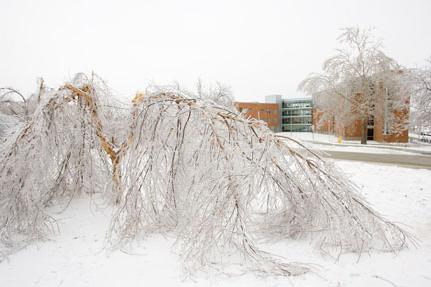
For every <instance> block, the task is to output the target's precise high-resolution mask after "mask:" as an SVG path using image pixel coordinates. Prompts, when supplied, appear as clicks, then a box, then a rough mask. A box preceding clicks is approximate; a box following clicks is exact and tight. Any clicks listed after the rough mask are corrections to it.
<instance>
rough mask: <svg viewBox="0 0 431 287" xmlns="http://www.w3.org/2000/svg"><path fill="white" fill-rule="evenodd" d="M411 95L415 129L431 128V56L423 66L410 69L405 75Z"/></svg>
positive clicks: (428, 130)
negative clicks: (406, 75)
mask: <svg viewBox="0 0 431 287" xmlns="http://www.w3.org/2000/svg"><path fill="white" fill-rule="evenodd" d="M407 84H408V89H409V92H410V93H411V95H412V112H411V117H412V123H413V125H412V126H413V127H415V128H416V131H418V132H420V131H421V130H426V131H427V132H430V130H431V58H430V59H428V60H427V61H426V65H425V67H423V68H416V69H411V70H410V71H409V74H408V77H407Z"/></svg>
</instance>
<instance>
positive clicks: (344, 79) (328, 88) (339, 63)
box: [299, 27, 406, 144]
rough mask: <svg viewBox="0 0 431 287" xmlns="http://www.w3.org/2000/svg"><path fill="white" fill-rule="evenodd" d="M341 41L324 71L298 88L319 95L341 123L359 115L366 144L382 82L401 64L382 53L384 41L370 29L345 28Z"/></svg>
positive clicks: (323, 104)
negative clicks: (377, 37) (377, 38)
mask: <svg viewBox="0 0 431 287" xmlns="http://www.w3.org/2000/svg"><path fill="white" fill-rule="evenodd" d="M338 41H339V43H340V44H341V48H338V49H337V50H336V54H335V55H334V56H332V57H330V58H329V59H327V60H326V61H325V62H324V64H323V72H322V73H320V74H319V73H315V74H311V75H310V76H308V77H307V78H306V79H305V80H303V81H302V82H301V83H300V85H299V89H300V90H302V91H304V92H306V93H308V94H311V95H316V96H317V98H318V100H317V103H318V105H320V106H321V107H322V108H323V109H326V110H329V111H331V112H332V113H333V114H334V116H335V117H336V118H337V120H338V121H339V123H341V124H343V125H346V126H347V125H349V124H350V123H351V122H352V121H354V120H355V119H359V120H360V123H361V143H362V144H366V143H367V126H368V121H369V120H370V119H371V118H373V117H374V116H375V115H376V109H375V108H376V102H377V97H378V96H379V95H380V94H379V86H380V85H381V84H382V83H384V82H385V81H386V79H387V77H389V78H390V77H393V76H394V72H397V71H398V70H399V69H400V67H399V65H398V64H397V62H396V61H395V60H393V59H392V58H390V57H388V56H386V55H385V54H384V53H383V51H382V50H381V48H382V44H381V42H380V41H378V40H376V39H375V38H374V37H373V35H372V31H371V30H370V29H367V30H361V29H359V28H355V27H350V28H345V29H343V32H342V33H341V35H340V36H339V37H338ZM392 94H393V93H392ZM393 95H395V94H393ZM398 98H399V95H397V96H394V97H393V99H392V98H390V99H387V100H394V101H395V99H397V100H398ZM403 128H404V129H406V127H405V125H404V127H403Z"/></svg>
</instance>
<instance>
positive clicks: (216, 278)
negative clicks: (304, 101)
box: [0, 161, 431, 287]
mask: <svg viewBox="0 0 431 287" xmlns="http://www.w3.org/2000/svg"><path fill="white" fill-rule="evenodd" d="M336 165H338V166H339V168H341V169H342V170H343V171H344V172H345V174H346V175H347V176H348V177H350V178H351V179H352V180H353V181H354V182H355V183H356V184H357V185H358V186H359V188H360V190H361V191H362V192H363V193H364V195H365V196H366V197H367V198H368V200H369V201H370V202H371V204H372V205H373V206H374V207H375V208H376V209H377V210H379V211H380V212H382V213H383V214H385V215H386V216H387V218H388V219H390V220H393V221H395V222H398V223H399V224H402V225H403V226H406V228H407V230H409V231H410V232H411V233H412V234H413V235H414V236H415V237H416V238H417V239H418V240H419V241H420V242H419V244H420V245H419V246H418V247H417V248H415V247H411V248H410V249H407V250H403V251H401V252H399V253H398V254H392V253H377V252H372V253H369V254H368V253H366V254H362V256H361V257H360V258H358V255H356V254H345V255H342V256H341V257H340V258H339V260H338V261H337V260H336V259H335V258H332V257H329V256H325V255H323V254H321V252H320V251H319V250H316V249H314V248H313V247H312V246H310V242H309V241H307V240H302V241H295V240H285V241H281V242H277V243H275V244H267V245H265V247H266V249H267V250H268V251H270V252H273V253H275V254H277V255H280V256H283V257H285V258H286V259H287V260H289V261H298V262H304V263H309V264H312V266H313V269H314V272H312V273H308V274H305V275H302V276H298V277H290V278H286V277H279V278H273V277H272V278H259V277H256V275H254V274H245V275H242V276H234V277H227V276H226V275H220V274H217V275H216V274H198V275H196V277H194V278H192V279H184V276H183V273H182V271H181V262H180V259H179V257H178V256H177V255H175V253H174V252H173V251H172V245H173V243H174V239H173V238H169V237H168V238H165V237H162V236H153V237H150V238H147V239H145V240H143V241H140V242H137V243H136V246H134V247H133V248H128V250H113V251H112V250H111V251H109V250H107V249H106V244H105V234H106V231H107V229H108V226H109V220H110V217H111V210H110V209H109V208H106V207H104V205H103V203H102V202H98V200H97V197H94V198H93V200H92V201H91V203H90V200H89V199H88V198H81V199H77V200H75V201H74V202H72V204H71V206H70V207H69V208H68V209H67V210H66V211H65V212H63V213H60V214H53V215H54V216H55V217H56V218H58V219H59V220H58V223H59V227H60V233H58V234H56V235H53V236H51V240H50V241H46V242H38V243H34V244H32V245H30V246H28V247H27V248H25V249H24V250H21V251H19V252H18V253H15V254H13V255H11V256H9V259H8V260H5V261H3V262H1V263H0V286H7V287H14V286H16V287H18V286H19V287H21V286H43V287H49V286H73V287H76V286H104V287H111V286H247V287H252V286H298V287H299V286H334V287H335V286H405V287H411V286H423V287H426V286H431V170H423V169H409V168H403V167H397V166H384V165H374V164H368V163H359V162H350V161H337V162H336Z"/></svg>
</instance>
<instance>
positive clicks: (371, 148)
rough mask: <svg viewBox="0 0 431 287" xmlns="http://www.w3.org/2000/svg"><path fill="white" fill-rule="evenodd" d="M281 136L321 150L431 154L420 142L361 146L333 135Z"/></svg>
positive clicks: (358, 143)
mask: <svg viewBox="0 0 431 287" xmlns="http://www.w3.org/2000/svg"><path fill="white" fill-rule="evenodd" d="M279 134H280V135H284V136H288V137H291V138H294V139H296V140H300V141H301V142H303V143H305V144H306V145H307V146H309V147H312V148H315V149H321V150H333V151H345V152H366V153H382V154H418V153H426V154H431V144H428V143H423V142H419V141H416V142H411V143H380V142H376V141H368V144H367V145H361V144H360V141H358V140H342V141H341V143H339V142H338V138H337V137H336V136H335V135H332V134H319V133H308V132H307V133H306V132H304V133H299V132H298V133H297V132H295V133H290V132H283V133H279Z"/></svg>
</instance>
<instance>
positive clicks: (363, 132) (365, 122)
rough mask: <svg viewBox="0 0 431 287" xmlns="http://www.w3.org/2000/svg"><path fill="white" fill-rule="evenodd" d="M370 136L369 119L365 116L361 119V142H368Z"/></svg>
mask: <svg viewBox="0 0 431 287" xmlns="http://www.w3.org/2000/svg"><path fill="white" fill-rule="evenodd" d="M367 137H368V119H367V117H363V118H362V119H361V144H367Z"/></svg>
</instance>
